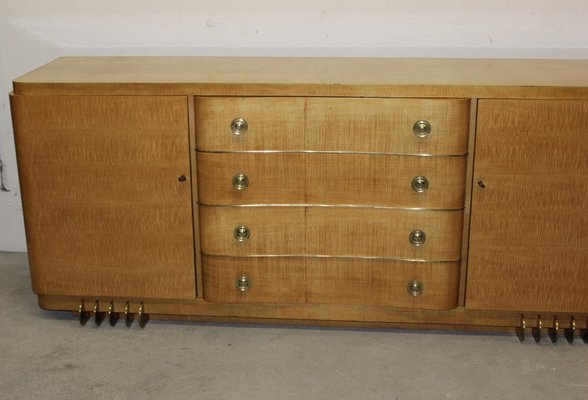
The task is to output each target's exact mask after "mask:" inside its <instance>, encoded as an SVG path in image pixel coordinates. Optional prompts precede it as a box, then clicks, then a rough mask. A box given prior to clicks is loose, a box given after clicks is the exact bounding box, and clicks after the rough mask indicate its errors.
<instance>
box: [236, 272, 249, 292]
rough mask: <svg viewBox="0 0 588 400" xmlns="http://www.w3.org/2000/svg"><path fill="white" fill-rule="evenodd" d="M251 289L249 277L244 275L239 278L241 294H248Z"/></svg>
mask: <svg viewBox="0 0 588 400" xmlns="http://www.w3.org/2000/svg"><path fill="white" fill-rule="evenodd" d="M250 288H251V279H250V278H249V277H248V276H245V275H242V276H240V277H238V278H237V289H239V291H241V292H246V291H248V290H249V289H250Z"/></svg>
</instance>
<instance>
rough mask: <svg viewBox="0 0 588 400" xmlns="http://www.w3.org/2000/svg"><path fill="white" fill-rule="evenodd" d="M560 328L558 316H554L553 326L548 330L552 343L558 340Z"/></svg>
mask: <svg viewBox="0 0 588 400" xmlns="http://www.w3.org/2000/svg"><path fill="white" fill-rule="evenodd" d="M558 330H559V323H558V322H557V317H556V316H553V326H552V327H551V328H549V329H548V330H547V334H548V335H549V339H551V343H555V342H557V331H558Z"/></svg>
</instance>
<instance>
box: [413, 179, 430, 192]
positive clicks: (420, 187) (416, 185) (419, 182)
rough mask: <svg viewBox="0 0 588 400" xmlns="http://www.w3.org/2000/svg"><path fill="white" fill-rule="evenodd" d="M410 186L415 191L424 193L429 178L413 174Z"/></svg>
mask: <svg viewBox="0 0 588 400" xmlns="http://www.w3.org/2000/svg"><path fill="white" fill-rule="evenodd" d="M411 186H412V190H414V191H415V192H417V193H424V192H426V191H427V190H428V189H429V180H428V179H427V177H426V176H415V177H414V179H413V180H412V184H411Z"/></svg>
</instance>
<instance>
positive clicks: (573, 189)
mask: <svg viewBox="0 0 588 400" xmlns="http://www.w3.org/2000/svg"><path fill="white" fill-rule="evenodd" d="M587 127H588V101H545V100H480V102H479V106H478V130H477V138H476V159H475V170H474V179H475V183H477V182H483V184H482V186H485V187H481V186H480V185H478V184H475V185H474V190H473V196H472V202H473V203H472V213H471V215H472V220H471V233H470V247H469V249H470V250H469V251H470V254H469V263H468V280H467V299H466V306H467V307H468V308H476V309H495V310H521V311H522V310H534V311H553V312H586V311H588V294H587V293H588V291H587V288H588V240H587V239H586V235H585V232H586V227H587V226H588V128H587Z"/></svg>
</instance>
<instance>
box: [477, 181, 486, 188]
mask: <svg viewBox="0 0 588 400" xmlns="http://www.w3.org/2000/svg"><path fill="white" fill-rule="evenodd" d="M478 186H480V187H481V188H482V189H486V182H484V181H478Z"/></svg>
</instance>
